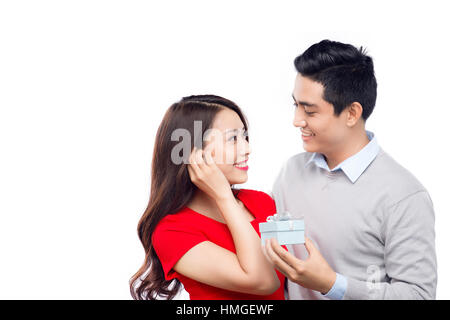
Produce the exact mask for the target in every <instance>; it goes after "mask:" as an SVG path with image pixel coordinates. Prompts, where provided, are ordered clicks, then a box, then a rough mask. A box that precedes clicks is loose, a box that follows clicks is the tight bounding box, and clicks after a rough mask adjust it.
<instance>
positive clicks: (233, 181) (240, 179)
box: [228, 172, 248, 184]
mask: <svg viewBox="0 0 450 320" xmlns="http://www.w3.org/2000/svg"><path fill="white" fill-rule="evenodd" d="M244 174H245V177H233V178H232V179H228V181H229V182H230V184H243V183H246V182H247V180H248V176H247V172H244Z"/></svg>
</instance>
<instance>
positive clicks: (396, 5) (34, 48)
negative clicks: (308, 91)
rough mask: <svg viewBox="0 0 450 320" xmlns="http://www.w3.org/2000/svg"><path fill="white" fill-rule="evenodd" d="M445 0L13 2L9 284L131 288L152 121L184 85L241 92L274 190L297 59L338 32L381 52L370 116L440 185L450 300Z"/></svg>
mask: <svg viewBox="0 0 450 320" xmlns="http://www.w3.org/2000/svg"><path fill="white" fill-rule="evenodd" d="M445 4H446V1H427V2H424V3H422V2H415V1H395V2H394V1H390V2H389V4H388V2H380V1H378V2H373V1H370V2H369V1H367V2H363V1H273V2H266V1H220V2H219V1H176V2H174V1H160V2H159V3H157V2H156V1H111V0H108V1H92V0H90V1H80V0H78V1H1V2H0V107H1V113H0V152H1V157H0V298H2V299H16V298H20V299H130V298H131V296H130V294H129V287H128V280H129V278H130V277H131V276H132V275H133V274H134V273H135V272H136V270H137V269H138V268H139V267H140V265H141V263H142V262H143V259H144V251H143V249H142V246H141V244H140V242H139V240H138V237H137V232H136V227H137V222H138V220H139V218H140V216H141V215H142V213H143V212H144V209H145V208H146V205H147V202H148V196H149V192H150V190H149V188H150V163H151V156H152V151H153V142H154V136H155V133H156V129H157V126H158V125H159V123H160V121H161V118H162V115H163V113H164V112H165V110H166V109H167V108H168V107H169V106H170V104H171V103H173V102H175V101H177V100H178V99H180V98H181V97H183V96H186V95H191V94H205V93H212V94H218V95H222V96H224V97H226V98H229V99H231V100H233V101H235V102H236V103H237V104H238V105H240V106H241V107H242V109H243V110H244V112H245V113H246V115H247V117H248V119H249V122H250V139H251V140H250V141H251V147H252V150H253V152H252V154H251V156H250V162H249V165H250V171H249V181H248V183H246V184H245V185H243V187H248V188H254V189H258V190H263V191H266V192H269V191H270V190H271V187H272V183H273V181H274V178H275V176H276V174H277V172H278V170H279V169H280V167H281V165H282V164H283V162H284V161H285V160H286V159H287V158H288V157H289V156H291V155H293V154H296V153H298V152H301V151H302V150H303V149H302V142H301V137H300V134H299V132H298V130H297V129H295V128H294V127H293V126H292V116H293V111H294V108H293V106H292V98H291V93H292V88H293V81H294V78H295V69H294V67H293V59H294V58H295V57H296V56H297V55H298V54H300V53H301V52H303V51H304V50H305V49H307V48H308V47H309V46H310V45H312V44H313V43H315V42H318V41H320V40H322V39H326V38H328V39H332V40H337V41H342V42H348V43H351V44H353V45H355V46H364V47H366V48H367V49H368V52H369V54H370V55H372V56H373V59H374V63H375V71H376V75H377V80H378V83H379V87H378V88H379V89H378V100H377V105H376V108H375V111H374V113H373V115H372V116H371V118H369V120H368V122H367V128H368V129H369V130H371V131H374V132H375V134H376V136H377V137H378V141H379V143H380V145H381V146H382V147H383V148H384V149H385V150H386V151H387V152H388V153H390V154H391V155H392V156H393V157H394V158H395V159H396V160H397V161H398V162H399V163H401V164H402V165H403V166H404V167H406V168H407V169H408V170H410V171H411V172H412V173H413V174H414V175H415V176H416V177H417V178H418V179H419V180H420V181H421V182H422V184H423V185H424V186H425V187H426V188H427V190H428V191H429V193H430V195H431V197H432V199H433V202H434V208H435V212H436V233H437V234H436V249H437V254H438V273H439V275H438V277H439V280H438V292H437V297H438V298H439V299H449V298H450V277H449V275H448V272H447V270H450V256H449V255H450V254H449V253H448V244H449V243H450V232H449V221H450V218H449V216H448V214H449V209H450V205H449V201H448V198H449V196H448V181H449V179H450V174H449V170H448V168H447V164H448V162H447V161H448V158H447V155H448V150H447V149H448V145H449V143H448V139H449V137H450V135H449V133H448V132H447V130H446V126H447V123H448V117H449V115H450V111H449V107H450V106H449V98H448V93H449V89H448V87H449V81H448V79H449V71H450V65H449V64H450V62H449V61H450V59H449V58H448V54H449V49H450V48H449V41H448V32H447V31H446V30H450V25H449V24H450V23H449V22H448V11H447V10H446V9H445V7H444V6H445ZM426 254H428V253H427V252H424V255H426ZM181 297H183V295H181Z"/></svg>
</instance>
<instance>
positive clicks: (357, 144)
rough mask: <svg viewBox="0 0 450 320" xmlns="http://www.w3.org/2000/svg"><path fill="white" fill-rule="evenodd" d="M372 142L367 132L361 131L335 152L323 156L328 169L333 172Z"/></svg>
mask: <svg viewBox="0 0 450 320" xmlns="http://www.w3.org/2000/svg"><path fill="white" fill-rule="evenodd" d="M369 142H370V140H369V138H368V137H367V134H366V131H365V130H363V131H360V132H358V134H356V135H355V136H354V137H351V138H350V139H348V140H347V141H346V142H345V144H344V145H340V146H338V147H336V148H335V149H334V150H333V151H331V152H327V153H326V154H323V155H324V157H325V161H326V162H327V164H328V168H330V170H333V169H334V168H335V167H336V166H338V165H339V164H340V163H342V162H343V161H344V160H346V159H348V158H350V157H351V156H353V155H355V154H357V153H358V152H359V151H361V150H362V149H363V148H364V147H365V146H366V145H367V144H368V143H369Z"/></svg>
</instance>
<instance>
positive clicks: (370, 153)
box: [305, 130, 380, 183]
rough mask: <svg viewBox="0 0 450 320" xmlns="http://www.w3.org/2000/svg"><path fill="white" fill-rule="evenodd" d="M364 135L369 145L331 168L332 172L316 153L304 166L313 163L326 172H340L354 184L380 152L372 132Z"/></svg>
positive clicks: (322, 158)
mask: <svg viewBox="0 0 450 320" xmlns="http://www.w3.org/2000/svg"><path fill="white" fill-rule="evenodd" d="M366 134H367V137H368V138H369V140H370V141H369V143H368V144H367V145H365V146H364V148H362V149H361V150H360V151H359V152H358V153H356V154H354V155H353V156H351V157H349V158H347V159H345V160H344V161H342V162H341V163H340V164H339V165H338V166H336V167H335V168H333V170H330V168H329V167H328V164H327V162H326V161H325V158H324V156H323V154H321V153H317V152H315V153H313V154H312V156H311V158H310V159H309V160H308V162H306V164H305V166H307V165H308V164H310V163H311V162H313V163H314V164H315V165H316V166H317V167H319V168H322V169H325V170H327V171H328V172H334V171H338V170H342V171H343V172H344V173H345V175H346V176H347V178H349V179H350V181H351V182H352V183H355V182H356V180H358V178H359V177H360V176H361V175H362V173H363V172H364V171H365V170H366V169H367V167H368V166H369V165H370V164H371V163H372V161H373V160H374V159H375V157H376V156H377V154H378V152H379V151H380V146H379V145H378V142H377V139H376V137H375V135H374V134H373V132H370V131H367V130H366Z"/></svg>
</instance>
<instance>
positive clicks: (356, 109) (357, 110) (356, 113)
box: [347, 102, 363, 127]
mask: <svg viewBox="0 0 450 320" xmlns="http://www.w3.org/2000/svg"><path fill="white" fill-rule="evenodd" d="M362 112H363V107H362V105H361V104H360V103H359V102H352V103H351V104H350V105H349V106H348V107H347V125H348V126H349V127H353V126H354V125H355V124H356V123H357V122H358V120H359V118H361V116H362Z"/></svg>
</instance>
